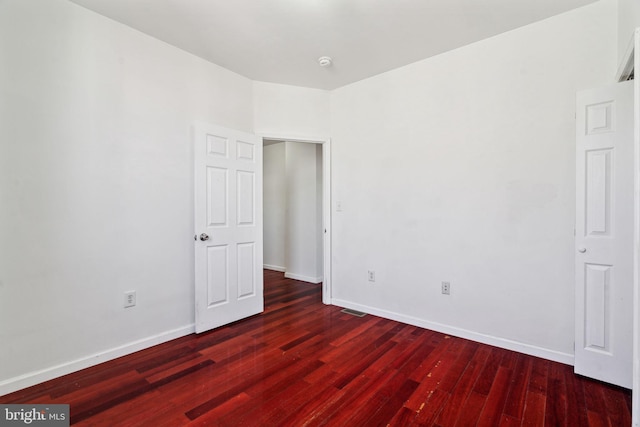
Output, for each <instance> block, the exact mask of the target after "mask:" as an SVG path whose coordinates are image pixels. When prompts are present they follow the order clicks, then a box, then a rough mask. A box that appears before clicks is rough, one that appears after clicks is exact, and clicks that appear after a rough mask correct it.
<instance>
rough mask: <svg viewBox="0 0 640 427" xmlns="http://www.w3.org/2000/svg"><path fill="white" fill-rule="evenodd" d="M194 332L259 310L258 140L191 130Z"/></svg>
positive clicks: (233, 132)
mask: <svg viewBox="0 0 640 427" xmlns="http://www.w3.org/2000/svg"><path fill="white" fill-rule="evenodd" d="M194 160H195V185H194V188H195V233H196V234H195V246H196V248H195V299H196V301H195V308H196V310H195V311H196V332H198V333H199V332H203V331H206V330H209V329H212V328H216V327H218V326H222V325H225V324H227V323H231V322H234V321H236V320H239V319H243V318H245V317H248V316H252V315H254V314H257V313H260V312H262V311H263V310H264V302H263V276H262V140H261V139H260V138H259V137H257V136H255V135H252V134H248V133H244V132H239V131H236V130H233V129H225V128H222V127H219V126H213V125H206V124H198V125H196V126H194Z"/></svg>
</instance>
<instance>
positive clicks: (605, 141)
mask: <svg viewBox="0 0 640 427" xmlns="http://www.w3.org/2000/svg"><path fill="white" fill-rule="evenodd" d="M576 139H577V141H576V239H575V243H576V248H575V249H576V306H575V309H576V310H575V312H576V321H575V325H576V337H575V340H576V350H575V372H576V373H577V374H581V375H585V376H588V377H591V378H595V379H598V380H601V381H606V382H608V383H612V384H616V385H619V386H622V387H627V388H631V383H632V378H633V377H632V337H633V335H632V326H633V322H632V317H633V300H632V298H633V223H634V222H633V200H634V199H633V82H624V83H617V84H613V85H610V86H607V87H603V88H599V89H592V90H586V91H582V92H578V94H577V102H576Z"/></svg>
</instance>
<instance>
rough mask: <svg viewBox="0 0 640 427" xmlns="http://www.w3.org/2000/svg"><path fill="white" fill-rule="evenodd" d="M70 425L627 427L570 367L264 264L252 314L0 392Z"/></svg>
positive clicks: (624, 406)
mask: <svg viewBox="0 0 640 427" xmlns="http://www.w3.org/2000/svg"><path fill="white" fill-rule="evenodd" d="M0 403H68V404H70V405H71V422H72V424H73V425H77V426H137V425H140V426H146V425H148V426H182V425H190V426H198V425H212V426H238V425H243V426H387V425H391V426H441V427H448V426H492V427H493V426H505V427H506V426H572V427H575V426H578V427H579V426H611V427H620V426H629V425H631V417H630V411H631V409H630V408H631V396H630V392H629V391H628V390H625V389H621V388H617V387H613V386H609V385H606V384H603V383H599V382H597V381H592V380H589V379H586V378H583V377H579V376H576V375H574V374H573V371H572V367H570V366H566V365H562V364H559V363H554V362H550V361H547V360H543V359H539V358H536V357H531V356H526V355H523V354H519V353H515V352H512V351H508V350H503V349H499V348H495V347H491V346H487V345H483V344H478V343H476V342H472V341H467V340H464V339H460V338H455V337H449V336H446V335H444V334H441V333H437V332H433V331H429V330H425V329H421V328H418V327H414V326H409V325H405V324H402V323H398V322H394V321H390V320H385V319H381V318H378V317H375V316H371V315H367V316H365V317H362V318H358V317H354V316H352V315H349V314H345V313H342V312H341V311H340V308H339V307H333V306H325V305H323V304H322V302H321V288H320V286H319V285H310V284H308V283H302V282H298V281H295V280H291V279H285V278H284V277H283V275H282V273H277V272H271V271H265V312H264V313H263V314H261V315H258V316H254V317H251V318H249V319H245V320H243V321H240V322H236V323H233V324H231V325H228V326H225V327H222V328H219V329H216V330H214V331H211V332H208V333H204V334H201V335H190V336H187V337H183V338H180V339H177V340H174V341H171V342H168V343H165V344H162V345H159V346H156V347H153V348H149V349H147V350H143V351H140V352H137V353H135V354H132V355H129V356H125V357H122V358H119V359H116V360H113V361H110V362H107V363H103V364H101V365H99V366H95V367H92V368H88V369H85V370H83V371H80V372H76V373H73V374H70V375H67V376H64V377H61V378H58V379H55V380H52V381H49V382H46V383H43V384H40V385H37V386H34V387H31V388H27V389H24V390H21V391H18V392H16V393H12V394H10V395H6V396H2V397H0Z"/></svg>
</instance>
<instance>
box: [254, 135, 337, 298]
mask: <svg viewBox="0 0 640 427" xmlns="http://www.w3.org/2000/svg"><path fill="white" fill-rule="evenodd" d="M256 135H258V136H259V137H261V138H262V140H263V141H264V140H265V139H271V140H276V141H288V142H304V143H307V144H322V226H323V227H324V233H323V240H322V247H323V257H322V262H323V266H322V275H323V278H322V302H323V303H324V304H331V139H330V138H318V137H304V136H302V137H301V136H292V135H287V134H274V133H257V134H256Z"/></svg>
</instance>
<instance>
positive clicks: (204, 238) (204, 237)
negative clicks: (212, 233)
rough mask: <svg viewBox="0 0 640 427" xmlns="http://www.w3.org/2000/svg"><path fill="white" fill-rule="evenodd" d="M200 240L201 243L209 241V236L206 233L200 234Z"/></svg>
mask: <svg viewBox="0 0 640 427" xmlns="http://www.w3.org/2000/svg"><path fill="white" fill-rule="evenodd" d="M200 240H202V241H203V242H206V241H207V240H209V235H208V234H207V233H202V234H201V235H200Z"/></svg>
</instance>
